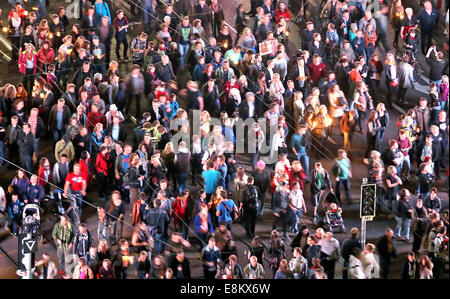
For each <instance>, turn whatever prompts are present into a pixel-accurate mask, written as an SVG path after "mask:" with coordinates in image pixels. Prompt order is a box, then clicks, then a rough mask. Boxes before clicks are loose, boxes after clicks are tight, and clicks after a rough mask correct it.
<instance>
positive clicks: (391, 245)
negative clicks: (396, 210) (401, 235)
mask: <svg viewBox="0 0 450 299" xmlns="http://www.w3.org/2000/svg"><path fill="white" fill-rule="evenodd" d="M393 237H394V231H393V230H392V229H391V228H390V227H388V228H386V231H385V234H384V236H382V237H381V238H380V240H378V243H377V250H378V253H379V256H380V264H381V265H380V266H381V278H382V279H387V278H388V275H389V270H390V267H391V261H392V259H393V258H395V257H396V256H397V250H396V248H395V240H394V238H393Z"/></svg>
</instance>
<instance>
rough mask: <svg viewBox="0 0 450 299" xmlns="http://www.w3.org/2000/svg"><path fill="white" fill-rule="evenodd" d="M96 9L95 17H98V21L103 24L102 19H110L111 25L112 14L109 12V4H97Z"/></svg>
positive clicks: (103, 2)
mask: <svg viewBox="0 0 450 299" xmlns="http://www.w3.org/2000/svg"><path fill="white" fill-rule="evenodd" d="M94 7H95V16H96V17H97V19H98V21H99V22H101V20H102V18H103V17H105V16H106V17H108V18H109V24H111V13H110V12H109V7H108V4H107V3H106V2H105V1H102V3H101V4H98V3H97V2H95V3H94Z"/></svg>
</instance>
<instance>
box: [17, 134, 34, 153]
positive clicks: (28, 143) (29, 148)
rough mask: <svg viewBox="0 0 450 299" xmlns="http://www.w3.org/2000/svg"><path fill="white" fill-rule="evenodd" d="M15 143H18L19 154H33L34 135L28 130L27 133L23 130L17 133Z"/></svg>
mask: <svg viewBox="0 0 450 299" xmlns="http://www.w3.org/2000/svg"><path fill="white" fill-rule="evenodd" d="M18 135H19V137H18V140H17V144H18V145H19V153H20V155H21V156H33V153H34V136H33V134H32V133H31V132H30V133H28V134H27V135H25V133H24V132H23V131H21V132H20V133H19V134H18Z"/></svg>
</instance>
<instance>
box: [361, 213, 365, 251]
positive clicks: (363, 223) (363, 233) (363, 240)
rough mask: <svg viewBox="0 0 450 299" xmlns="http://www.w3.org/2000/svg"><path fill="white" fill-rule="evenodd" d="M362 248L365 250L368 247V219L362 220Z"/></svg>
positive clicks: (363, 218)
mask: <svg viewBox="0 0 450 299" xmlns="http://www.w3.org/2000/svg"><path fill="white" fill-rule="evenodd" d="M361 247H362V249H363V250H364V248H365V247H366V218H365V217H362V218H361Z"/></svg>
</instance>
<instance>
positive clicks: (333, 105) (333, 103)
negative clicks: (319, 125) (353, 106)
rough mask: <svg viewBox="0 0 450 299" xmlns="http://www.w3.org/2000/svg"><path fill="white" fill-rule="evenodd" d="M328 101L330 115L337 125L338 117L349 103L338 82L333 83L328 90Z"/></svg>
mask: <svg viewBox="0 0 450 299" xmlns="http://www.w3.org/2000/svg"><path fill="white" fill-rule="evenodd" d="M328 102H329V103H330V116H331V117H332V118H333V120H334V125H335V126H339V119H340V118H341V117H342V116H344V112H345V110H346V109H348V106H349V105H348V102H347V99H346V98H345V94H344V92H343V91H342V90H341V89H340V88H339V85H338V84H333V85H332V86H331V87H330V89H329V90H328ZM330 129H331V127H330ZM330 134H331V132H330Z"/></svg>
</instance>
